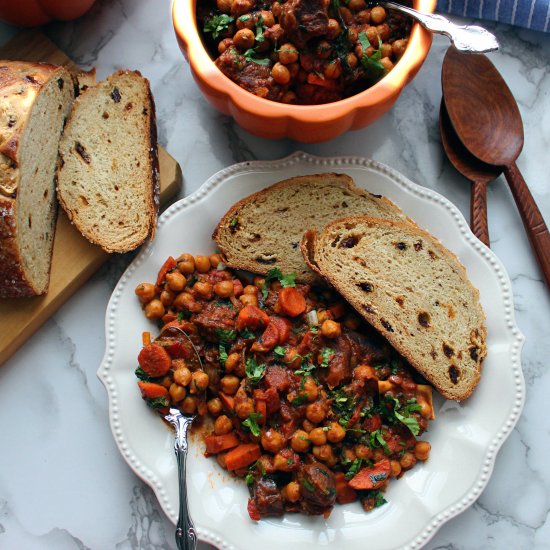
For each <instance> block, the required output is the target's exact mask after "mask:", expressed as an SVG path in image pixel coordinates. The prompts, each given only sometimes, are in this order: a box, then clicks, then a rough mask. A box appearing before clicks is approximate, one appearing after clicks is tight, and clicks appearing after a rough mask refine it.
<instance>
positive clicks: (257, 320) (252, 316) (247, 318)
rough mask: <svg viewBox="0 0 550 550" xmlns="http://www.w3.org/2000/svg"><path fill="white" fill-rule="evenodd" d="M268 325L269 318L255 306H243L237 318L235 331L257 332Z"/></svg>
mask: <svg viewBox="0 0 550 550" xmlns="http://www.w3.org/2000/svg"><path fill="white" fill-rule="evenodd" d="M268 323H269V316H268V315H267V313H266V312H265V311H262V310H261V309H260V308H259V307H256V306H244V307H243V308H242V309H241V311H239V315H238V317H237V323H236V326H237V330H244V329H246V328H248V329H250V330H258V329H260V328H264V327H266V326H267V325H268Z"/></svg>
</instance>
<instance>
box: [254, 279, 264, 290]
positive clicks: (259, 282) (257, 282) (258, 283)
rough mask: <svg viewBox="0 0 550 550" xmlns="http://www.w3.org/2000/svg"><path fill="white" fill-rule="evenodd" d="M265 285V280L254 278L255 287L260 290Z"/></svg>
mask: <svg viewBox="0 0 550 550" xmlns="http://www.w3.org/2000/svg"><path fill="white" fill-rule="evenodd" d="M264 285H265V279H264V278H263V277H254V286H255V287H256V288H259V289H260V290H261V289H262V288H263V286H264Z"/></svg>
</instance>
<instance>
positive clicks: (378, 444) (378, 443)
mask: <svg viewBox="0 0 550 550" xmlns="http://www.w3.org/2000/svg"><path fill="white" fill-rule="evenodd" d="M369 447H370V448H371V449H379V448H382V449H384V452H385V453H386V454H388V455H389V454H390V449H389V447H388V444H387V443H386V440H385V439H384V435H383V434H382V430H380V429H378V430H374V432H371V434H370V436H369Z"/></svg>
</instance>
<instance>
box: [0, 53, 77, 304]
mask: <svg viewBox="0 0 550 550" xmlns="http://www.w3.org/2000/svg"><path fill="white" fill-rule="evenodd" d="M74 89H75V87H74V83H73V78H72V77H71V75H70V74H69V73H68V72H67V70H65V69H64V68H63V67H56V66H53V65H48V64H45V63H30V62H19V61H0V297H2V298H8V297H14V298H15V297H25V296H33V295H36V294H42V293H44V292H46V290H47V288H48V282H49V274H50V267H51V255H52V246H53V238H54V232H55V222H56V213H57V203H56V199H55V182H54V176H55V165H56V159H57V148H58V142H59V136H60V135H61V131H62V129H63V124H64V122H65V119H66V118H67V116H68V113H69V111H70V108H71V105H72V103H73V99H74Z"/></svg>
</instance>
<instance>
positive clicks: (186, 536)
mask: <svg viewBox="0 0 550 550" xmlns="http://www.w3.org/2000/svg"><path fill="white" fill-rule="evenodd" d="M167 331H173V332H177V333H178V334H179V335H181V336H183V337H185V338H186V339H187V340H188V341H189V343H190V344H191V349H192V350H193V351H194V353H195V354H196V359H197V362H198V364H199V365H200V366H201V368H202V362H201V358H200V356H199V353H198V352H197V350H196V348H195V346H194V344H193V342H192V341H191V338H189V336H188V335H187V334H186V333H185V332H184V331H183V330H182V329H181V328H179V327H167V328H166V329H164V330H163V331H161V334H163V333H164V332H167ZM196 417H197V415H196V414H185V413H182V412H181V411H180V410H179V409H176V408H172V407H171V408H170V414H167V415H165V417H164V419H165V420H167V421H168V422H170V424H172V426H174V429H175V430H176V437H175V439H174V452H175V453H176V460H177V463H178V486H179V513H178V523H177V525H176V546H177V547H178V550H195V549H196V547H197V534H196V532H195V526H194V524H193V520H192V519H191V516H190V514H189V505H188V502H187V476H186V465H187V449H188V445H187V431H188V430H189V427H190V426H191V424H192V423H193V420H195V418H196Z"/></svg>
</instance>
